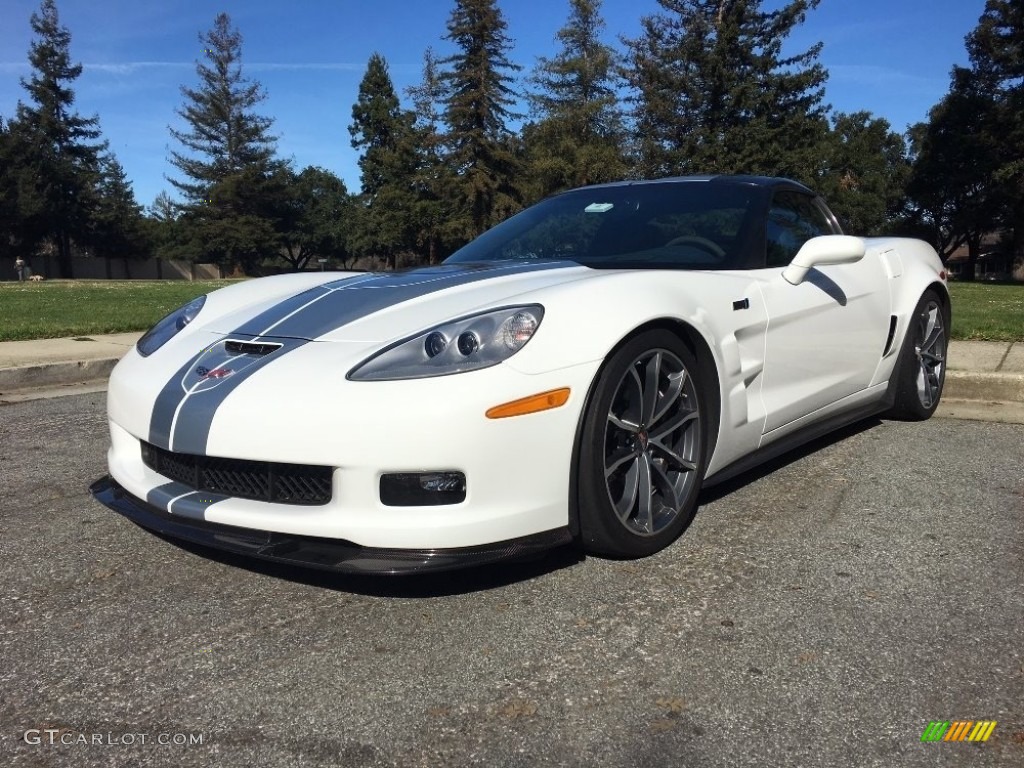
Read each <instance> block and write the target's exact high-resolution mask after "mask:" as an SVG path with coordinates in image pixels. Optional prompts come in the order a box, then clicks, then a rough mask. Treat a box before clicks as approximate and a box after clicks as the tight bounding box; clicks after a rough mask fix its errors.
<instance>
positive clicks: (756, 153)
mask: <svg viewBox="0 0 1024 768" xmlns="http://www.w3.org/2000/svg"><path fill="white" fill-rule="evenodd" d="M819 1H820V0H790V2H789V3H787V4H786V5H785V6H783V7H782V8H779V9H778V10H775V11H768V12H765V11H762V10H761V1H760V0H658V2H659V5H661V6H662V8H663V9H664V13H662V14H660V15H654V16H648V17H645V18H644V19H643V20H642V29H643V34H642V35H641V36H640V37H639V38H637V39H635V40H627V41H625V42H626V45H627V63H626V66H625V68H624V71H623V74H624V76H625V78H626V80H627V82H628V83H629V84H630V85H631V86H632V88H633V89H634V94H633V96H632V101H633V102H634V103H635V111H634V128H635V131H636V136H637V142H638V148H639V153H640V168H641V172H642V174H643V175H645V176H665V175H672V174H679V173H761V174H770V175H784V176H791V177H794V178H797V179H804V180H807V181H813V179H814V177H815V176H816V175H817V173H818V170H819V169H818V163H819V160H818V153H819V147H820V142H821V141H822V140H823V139H824V137H825V135H826V132H827V130H828V123H827V121H826V119H825V114H826V111H827V110H826V107H825V106H824V105H823V104H822V99H823V97H824V91H823V86H824V82H825V80H826V77H827V74H826V72H825V70H824V68H823V67H822V66H821V64H820V63H819V62H818V60H817V58H818V54H819V52H820V50H821V45H820V44H818V45H814V46H812V47H811V48H810V49H809V50H807V51H805V52H803V53H799V54H795V55H792V56H783V54H782V47H783V45H784V43H785V42H786V39H787V38H788V36H789V34H790V33H791V32H792V31H793V29H794V28H795V27H796V26H797V25H799V24H801V23H803V21H804V20H805V17H806V14H807V12H808V11H809V10H812V9H814V8H816V7H817V5H818V3H819Z"/></svg>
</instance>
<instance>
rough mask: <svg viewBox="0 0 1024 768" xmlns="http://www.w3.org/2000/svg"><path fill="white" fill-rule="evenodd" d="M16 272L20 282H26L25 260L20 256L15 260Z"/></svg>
mask: <svg viewBox="0 0 1024 768" xmlns="http://www.w3.org/2000/svg"><path fill="white" fill-rule="evenodd" d="M14 271H15V272H17V273H18V282H19V283H20V282H24V280H25V260H24V259H23V258H21V256H19V257H18V258H16V259H15V260H14Z"/></svg>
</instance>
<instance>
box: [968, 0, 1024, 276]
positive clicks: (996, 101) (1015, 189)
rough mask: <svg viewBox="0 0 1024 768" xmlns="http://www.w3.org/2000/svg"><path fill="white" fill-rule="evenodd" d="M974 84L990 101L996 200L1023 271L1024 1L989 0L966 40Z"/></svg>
mask: <svg viewBox="0 0 1024 768" xmlns="http://www.w3.org/2000/svg"><path fill="white" fill-rule="evenodd" d="M967 51H968V53H969V54H970V57H971V65H972V75H973V80H974V81H975V82H976V83H977V85H978V89H979V91H980V92H982V93H984V94H987V95H988V96H989V98H990V99H991V103H990V104H989V106H988V108H987V109H986V112H988V113H989V116H990V118H991V119H990V121H989V125H990V126H991V128H992V130H993V132H992V133H990V139H991V140H993V146H994V148H995V161H996V168H995V172H994V182H995V192H996V194H995V198H996V199H997V200H998V202H999V203H1001V208H1002V209H1003V211H1004V216H1003V217H1002V218H1003V221H1002V223H1003V224H1004V226H1005V227H1006V228H1007V229H1008V230H1009V231H1010V233H1011V248H1012V250H1013V253H1014V257H1015V261H1016V265H1017V267H1018V269H1019V270H1020V271H1021V272H1024V3H1021V2H1020V0H987V2H986V3H985V11H984V13H983V14H982V16H981V18H980V19H979V21H978V26H977V27H976V28H975V30H974V31H973V32H971V34H970V35H968V36H967Z"/></svg>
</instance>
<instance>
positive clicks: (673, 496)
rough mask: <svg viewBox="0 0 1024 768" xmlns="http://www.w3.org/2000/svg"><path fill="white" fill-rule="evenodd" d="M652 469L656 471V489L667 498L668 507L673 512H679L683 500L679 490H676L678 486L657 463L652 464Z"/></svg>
mask: <svg viewBox="0 0 1024 768" xmlns="http://www.w3.org/2000/svg"><path fill="white" fill-rule="evenodd" d="M651 469H653V470H654V487H655V488H657V489H658V490H659V491H660V492H661V494H662V496H663V497H665V501H666V502H667V506H669V507H671V508H672V509H673V511H675V512H678V511H679V510H680V508H682V506H683V500H682V498H680V496H679V489H677V488H676V484H675V483H673V482H672V480H671V479H670V478H669V476H668V473H667V472H665V470H664V469H663V468H662V467H661V466H659V464H658V463H657V462H651Z"/></svg>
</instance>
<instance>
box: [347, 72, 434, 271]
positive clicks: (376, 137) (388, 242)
mask: <svg viewBox="0 0 1024 768" xmlns="http://www.w3.org/2000/svg"><path fill="white" fill-rule="evenodd" d="M415 119H416V118H415V115H414V114H413V113H412V112H409V111H408V110H405V109H402V107H401V105H400V104H399V101H398V95H397V94H396V93H395V86H394V84H393V83H392V82H391V75H390V74H389V73H388V66H387V62H386V61H385V60H384V57H382V56H381V55H380V54H379V53H374V54H373V55H372V56H371V57H370V60H369V62H368V64H367V67H366V73H365V74H364V75H363V79H362V81H360V83H359V96H358V100H357V101H356V103H355V105H354V106H353V107H352V123H351V125H350V126H349V133H350V134H351V136H352V147H353V148H354V149H359V150H362V152H363V154H362V157H360V159H359V169H360V171H361V181H362V195H361V197H360V203H361V205H360V207H359V209H358V213H357V216H356V218H355V230H356V231H355V238H354V240H355V247H356V248H357V250H359V251H361V252H362V253H364V254H367V255H378V256H383V257H385V259H386V260H387V262H388V263H389V264H390V265H391V266H392V267H394V266H395V263H396V261H397V258H398V254H399V253H402V252H405V251H409V250H411V249H412V248H413V247H414V246H415V230H414V222H415V210H414V209H415V202H416V193H415V189H414V186H413V179H414V176H415V174H416V164H417V158H416V145H415V128H414V123H415Z"/></svg>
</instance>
